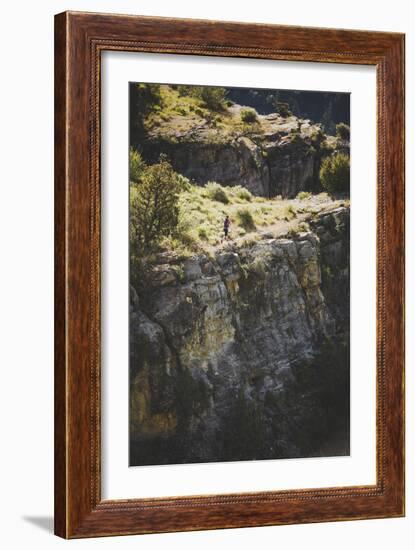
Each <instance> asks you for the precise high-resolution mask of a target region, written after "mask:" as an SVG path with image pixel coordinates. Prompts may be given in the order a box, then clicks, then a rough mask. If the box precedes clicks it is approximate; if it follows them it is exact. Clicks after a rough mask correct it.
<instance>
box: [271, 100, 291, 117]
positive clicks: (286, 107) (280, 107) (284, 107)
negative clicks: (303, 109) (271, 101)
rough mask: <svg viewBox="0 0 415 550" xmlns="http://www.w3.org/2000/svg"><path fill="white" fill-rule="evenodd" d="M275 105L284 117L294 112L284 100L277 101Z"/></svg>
mask: <svg viewBox="0 0 415 550" xmlns="http://www.w3.org/2000/svg"><path fill="white" fill-rule="evenodd" d="M275 106H276V109H277V113H278V114H279V115H281V116H282V117H284V118H286V117H289V116H291V115H292V112H291V111H290V108H289V105H288V103H284V102H283V101H277V102H276V104H275Z"/></svg>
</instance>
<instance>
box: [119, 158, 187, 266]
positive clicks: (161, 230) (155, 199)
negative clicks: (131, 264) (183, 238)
mask: <svg viewBox="0 0 415 550" xmlns="http://www.w3.org/2000/svg"><path fill="white" fill-rule="evenodd" d="M181 188H182V180H181V179H180V178H179V177H178V175H177V174H176V172H175V171H174V170H173V168H172V166H171V165H170V163H169V162H168V161H167V160H166V159H165V158H163V157H161V158H160V161H159V163H158V164H153V165H152V166H148V167H147V168H146V169H145V170H144V172H143V173H142V175H141V179H140V184H139V185H137V186H136V187H134V188H133V189H132V190H131V195H130V243H131V248H132V256H137V257H142V256H146V255H148V254H149V253H151V252H152V251H153V250H155V249H156V248H157V245H158V244H159V242H160V240H161V239H162V238H163V237H165V236H168V235H170V234H171V233H172V232H173V231H174V230H175V228H176V227H177V225H178V222H179V204H178V202H179V193H180V191H181Z"/></svg>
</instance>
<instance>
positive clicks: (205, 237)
mask: <svg viewBox="0 0 415 550" xmlns="http://www.w3.org/2000/svg"><path fill="white" fill-rule="evenodd" d="M197 234H198V235H199V238H201V239H203V240H204V241H207V240H208V233H207V230H206V227H199V229H198V230H197Z"/></svg>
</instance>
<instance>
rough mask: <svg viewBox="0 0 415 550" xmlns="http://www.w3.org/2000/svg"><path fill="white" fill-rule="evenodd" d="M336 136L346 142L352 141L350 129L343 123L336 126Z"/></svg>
mask: <svg viewBox="0 0 415 550" xmlns="http://www.w3.org/2000/svg"><path fill="white" fill-rule="evenodd" d="M336 136H337V137H339V138H340V139H344V140H345V141H349V140H350V127H349V126H347V124H344V123H343V122H340V123H339V124H336Z"/></svg>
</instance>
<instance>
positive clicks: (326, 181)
mask: <svg viewBox="0 0 415 550" xmlns="http://www.w3.org/2000/svg"><path fill="white" fill-rule="evenodd" d="M320 181H321V185H322V186H323V187H324V189H325V190H326V191H327V192H328V193H335V192H342V193H345V192H348V191H350V159H349V157H348V156H347V155H344V154H343V153H337V154H336V155H333V156H331V157H326V158H325V159H324V160H323V162H322V163H321V168H320Z"/></svg>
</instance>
